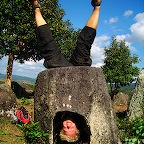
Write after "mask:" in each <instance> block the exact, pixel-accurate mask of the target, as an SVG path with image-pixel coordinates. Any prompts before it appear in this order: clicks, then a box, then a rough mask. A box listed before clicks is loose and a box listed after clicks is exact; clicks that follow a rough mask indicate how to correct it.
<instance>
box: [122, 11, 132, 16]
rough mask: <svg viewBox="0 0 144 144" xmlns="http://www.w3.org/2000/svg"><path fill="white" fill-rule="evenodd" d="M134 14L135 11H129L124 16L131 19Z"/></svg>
mask: <svg viewBox="0 0 144 144" xmlns="http://www.w3.org/2000/svg"><path fill="white" fill-rule="evenodd" d="M132 14H133V11H132V10H127V11H125V12H124V14H123V16H125V17H129V16H131V15H132Z"/></svg>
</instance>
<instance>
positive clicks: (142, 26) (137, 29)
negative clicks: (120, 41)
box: [130, 12, 144, 46]
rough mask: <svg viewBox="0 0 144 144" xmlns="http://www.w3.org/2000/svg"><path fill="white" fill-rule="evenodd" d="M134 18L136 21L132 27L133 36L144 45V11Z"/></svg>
mask: <svg viewBox="0 0 144 144" xmlns="http://www.w3.org/2000/svg"><path fill="white" fill-rule="evenodd" d="M134 20H135V21H136V23H135V24H133V25H132V26H131V27H130V30H131V36H132V37H133V38H134V39H135V40H136V41H139V42H140V44H142V45H143V46H144V36H143V33H144V12H143V13H139V14H137V15H136V16H135V18H134Z"/></svg>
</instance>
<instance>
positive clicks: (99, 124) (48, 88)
mask: <svg viewBox="0 0 144 144" xmlns="http://www.w3.org/2000/svg"><path fill="white" fill-rule="evenodd" d="M65 111H66V112H68V113H74V114H77V117H78V118H77V119H78V120H79V122H81V121H82V122H81V124H80V125H81V126H82V125H85V127H86V126H88V127H89V128H90V132H91V135H90V134H89V135H85V136H86V137H88V138H89V137H90V140H89V141H87V143H90V144H118V143H119V137H118V129H117V126H116V124H115V117H114V113H113V109H112V104H111V98H110V96H109V94H108V91H107V87H106V81H105V79H104V76H103V73H102V71H101V69H99V68H92V67H63V68H53V69H49V70H45V71H43V72H40V73H39V75H38V77H37V80H36V85H35V94H34V114H35V121H38V122H39V124H40V127H41V128H42V129H43V130H44V131H45V132H49V134H50V136H49V139H48V140H47V143H48V144H53V143H54V141H55V137H56V134H57V132H56V129H54V128H55V127H56V125H57V122H58V121H60V120H61V119H62V116H63V115H62V114H63V113H65ZM61 113H62V114H61ZM84 123H85V124H84ZM88 127H86V128H88Z"/></svg>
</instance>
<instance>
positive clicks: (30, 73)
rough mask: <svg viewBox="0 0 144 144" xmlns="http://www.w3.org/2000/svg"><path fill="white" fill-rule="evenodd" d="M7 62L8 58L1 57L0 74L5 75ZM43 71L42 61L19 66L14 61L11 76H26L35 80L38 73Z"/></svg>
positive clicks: (26, 62) (27, 62)
mask: <svg viewBox="0 0 144 144" xmlns="http://www.w3.org/2000/svg"><path fill="white" fill-rule="evenodd" d="M7 61H8V57H3V58H2V59H1V60H0V68H1V69H0V73H3V74H5V73H6V67H7ZM43 70H45V68H44V66H43V60H40V61H38V62H34V61H31V60H30V61H25V63H24V64H20V63H18V62H17V61H14V65H13V72H12V73H13V75H20V76H26V77H31V78H36V77H37V75H38V73H39V72H41V71H43Z"/></svg>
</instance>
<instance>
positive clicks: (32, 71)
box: [0, 0, 144, 78]
mask: <svg viewBox="0 0 144 144" xmlns="http://www.w3.org/2000/svg"><path fill="white" fill-rule="evenodd" d="M90 3H91V1H90V0H83V1H82V0H59V4H60V6H61V7H62V8H63V9H64V11H65V14H66V15H65V17H64V20H65V19H69V20H70V21H71V23H72V25H73V27H74V28H75V29H78V28H83V27H84V26H85V23H86V21H87V20H88V18H89V16H90V15H91V12H92V10H93V7H92V6H91V4H90ZM143 33H144V0H137V1H134V0H125V1H124V0H115V1H114V0H109V1H107V0H103V1H102V5H101V10H100V19H99V24H98V28H97V36H96V38H95V41H94V43H93V46H92V49H91V57H92V60H93V65H92V66H94V67H100V66H101V65H102V64H103V59H104V55H103V52H104V50H103V48H104V47H105V46H108V45H109V44H110V42H111V37H112V36H115V37H116V38H117V39H118V40H125V41H126V44H127V45H128V46H129V48H130V50H131V54H132V55H133V54H136V55H138V56H139V58H140V60H141V61H140V62H139V63H138V64H137V66H138V67H139V68H140V69H142V68H144V36H143ZM6 65H7V57H4V58H3V59H2V60H0V73H5V71H6ZM42 70H45V68H44V67H43V60H41V61H39V62H37V63H35V62H33V61H27V62H25V64H19V63H17V62H14V67H13V75H22V76H28V77H32V78H36V77H37V74H38V73H39V72H40V71H42Z"/></svg>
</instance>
